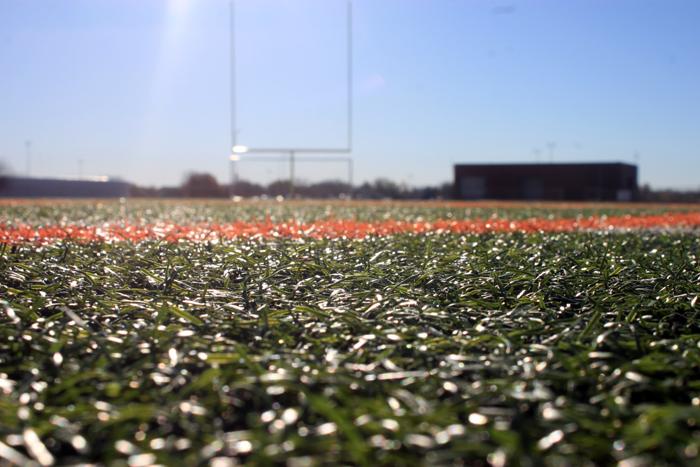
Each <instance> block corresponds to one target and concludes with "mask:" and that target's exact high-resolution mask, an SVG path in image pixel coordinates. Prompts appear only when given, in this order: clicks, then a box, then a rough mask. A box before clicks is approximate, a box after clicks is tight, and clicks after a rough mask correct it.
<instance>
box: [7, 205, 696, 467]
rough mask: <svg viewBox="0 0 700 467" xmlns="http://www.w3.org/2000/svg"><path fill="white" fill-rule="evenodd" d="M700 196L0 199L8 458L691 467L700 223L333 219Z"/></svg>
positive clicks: (630, 212)
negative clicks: (383, 227) (211, 232)
mask: <svg viewBox="0 0 700 467" xmlns="http://www.w3.org/2000/svg"><path fill="white" fill-rule="evenodd" d="M699 211H700V207H698V206H691V205H686V206H661V205H634V204H632V205H584V204H579V205H546V204H542V205H525V204H517V203H501V204H493V203H471V204H468V203H437V202H436V203H361V202H335V203H322V202H291V203H290V202H285V203H272V202H269V203H230V202H209V201H202V202H178V201H170V202H153V201H138V200H136V201H133V200H129V201H122V202H55V201H52V202H45V201H39V202H32V201H16V202H7V201H5V202H2V203H0V236H2V235H4V237H2V238H4V240H3V241H2V242H0V255H1V256H0V297H1V298H0V299H1V300H2V302H0V464H2V463H3V462H6V463H16V464H25V465H26V464H28V463H31V462H34V463H38V464H43V465H51V464H53V463H56V464H66V463H80V462H88V463H90V462H92V463H107V464H117V465H118V464H119V463H122V464H124V465H149V464H153V463H160V464H167V465H207V464H210V463H211V464H214V465H219V466H223V465H233V464H234V463H235V462H239V463H250V464H255V465H274V464H289V465H295V466H296V465H319V464H357V465H416V464H423V465H451V464H467V465H489V464H490V465H493V466H498V465H533V466H536V465H615V464H617V463H621V465H624V466H627V467H631V466H643V465H697V464H698V463H699V462H700V458H698V455H699V453H698V449H699V448H700V428H699V427H698V426H697V423H698V421H699V419H700V315H699V312H700V299H698V296H699V295H700V236H699V234H700V229H699V228H698V226H697V225H692V224H688V223H687V222H686V223H684V224H678V225H675V224H674V225H671V224H664V223H659V224H658V225H651V224H649V223H648V224H649V225H647V224H645V225H644V227H643V228H638V227H635V228H634V229H628V228H625V227H624V226H617V227H615V228H602V229H590V228H586V229H579V230H577V229H573V230H571V229H567V230H566V231H556V229H553V230H550V231H547V230H545V229H543V230H540V231H537V230H536V229H535V230H534V231H533V230H532V229H530V230H528V231H521V230H519V229H511V230H508V231H496V230H493V231H488V230H487V231H479V232H478V233H474V232H470V231H468V230H467V231H463V232H461V233H457V232H454V231H449V229H447V230H445V229H442V230H440V229H436V230H430V229H427V230H421V232H420V233H415V232H411V231H402V232H401V233H394V234H387V233H386V232H384V233H381V232H380V233H371V232H370V233H364V232H365V231H362V232H363V233H362V235H356V233H357V232H356V231H352V235H342V229H343V228H345V227H343V226H346V227H347V226H348V225H351V223H352V222H362V223H364V224H363V225H374V224H373V223H381V222H386V221H401V222H406V223H418V222H423V223H428V224H430V223H431V222H432V223H435V224H438V221H446V220H450V221H467V222H470V221H471V220H475V221H477V220H479V221H483V220H485V219H491V220H493V221H494V222H496V221H498V220H499V219H505V220H513V221H516V220H522V219H530V220H533V219H534V221H533V223H534V225H537V222H539V220H549V221H558V220H562V222H564V221H565V220H566V219H584V218H589V217H591V216H593V217H595V218H596V219H607V218H626V217H625V216H631V218H651V217H650V216H657V217H658V216H663V215H670V216H671V217H669V219H670V218H672V216H674V215H678V216H681V215H687V214H690V215H693V214H697V213H698V212H699ZM669 213H670V214H669ZM645 216H646V217H645ZM321 221H323V222H327V223H328V222H331V223H336V224H337V225H338V226H340V227H338V228H337V229H336V230H334V231H333V232H334V233H333V234H332V235H331V234H323V235H314V234H313V232H314V231H313V230H312V227H313V226H314V223H315V222H321ZM233 222H247V223H249V224H246V225H253V226H260V225H263V224H264V225H280V224H282V223H284V224H285V225H294V222H297V223H300V224H303V229H300V231H299V232H297V234H294V235H288V233H289V232H290V230H289V229H286V230H283V231H282V232H281V233H280V232H277V231H274V232H272V233H271V231H270V230H269V229H267V230H264V229H262V228H261V230H260V232H261V233H260V234H256V233H255V231H254V230H250V231H246V233H245V234H244V235H243V234H241V235H238V236H233V237H231V238H229V237H227V238H224V237H216V236H214V237H210V236H206V235H205V236H199V237H197V238H196V239H188V238H178V239H175V240H174V239H173V238H170V237H168V236H167V235H163V236H160V237H158V236H156V238H153V237H149V236H145V237H138V238H136V237H134V238H123V237H120V238H109V237H100V238H87V239H86V238H72V237H71V236H70V235H54V236H51V235H50V232H55V231H56V229H58V230H61V229H63V230H62V231H71V232H72V231H74V230H70V229H74V228H75V227H76V226H78V227H99V228H100V229H104V230H105V231H110V230H109V229H110V228H112V227H114V226H121V227H120V228H122V229H125V228H127V227H128V226H141V227H144V226H146V227H147V228H148V229H151V230H150V231H155V232H159V231H160V230H158V229H161V228H162V226H163V225H178V226H180V227H181V228H183V229H186V228H187V226H190V225H197V226H198V228H200V229H201V226H202V225H214V224H216V225H222V224H227V223H233ZM460 225H462V224H460ZM479 225H481V224H479ZM514 225H515V224H514ZM518 225H519V224H518ZM528 225H529V224H528ZM542 225H545V224H542ZM546 225H549V224H546ZM630 225H632V223H631V224H630ZM634 225H637V224H634ZM19 226H23V227H22V228H24V229H25V230H26V229H36V232H37V233H36V234H35V236H34V237H32V236H31V235H29V236H26V238H24V237H23V238H18V237H16V236H15V237H13V236H12V235H10V233H12V232H15V231H17V229H18V228H19ZM110 226H111V227H110ZM309 226H311V227H309ZM146 227H144V228H146ZM40 228H44V230H40ZM129 228H130V227H129ZM51 229H53V230H51ZM127 230H128V229H127ZM8 232H9V233H8ZM47 232H48V233H47ZM349 232H350V230H349ZM13 235H14V234H13Z"/></svg>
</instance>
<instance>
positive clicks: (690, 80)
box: [0, 0, 700, 188]
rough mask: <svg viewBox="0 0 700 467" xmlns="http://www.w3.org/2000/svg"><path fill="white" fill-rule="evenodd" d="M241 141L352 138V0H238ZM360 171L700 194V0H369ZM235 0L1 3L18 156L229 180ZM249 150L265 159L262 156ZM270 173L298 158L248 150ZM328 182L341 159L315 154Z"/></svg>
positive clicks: (60, 164) (153, 180) (45, 163)
mask: <svg viewBox="0 0 700 467" xmlns="http://www.w3.org/2000/svg"><path fill="white" fill-rule="evenodd" d="M237 5H238V6H237V22H236V24H237V41H238V47H237V50H238V57H237V64H238V71H239V72H238V86H237V88H238V93H239V98H240V99H239V105H238V114H239V119H238V125H237V128H238V140H239V142H240V143H244V144H248V145H257V146H260V145H270V146H282V145H285V146H286V145H302V146H328V145H331V146H343V145H344V144H345V119H344V116H345V87H344V86H345V46H346V43H345V29H344V28H345V0H338V1H336V0H238V2H237ZM353 6H354V23H355V29H354V51H355V60H354V77H355V86H354V91H355V99H354V105H355V118H354V124H355V125H354V130H355V131H354V140H353V146H354V151H353V156H354V160H355V174H356V181H363V180H371V179H374V178H377V177H389V178H392V179H394V180H396V181H399V182H406V183H409V184H432V183H438V182H443V181H448V180H450V179H451V177H452V164H454V163H455V162H489V161H494V162H506V161H514V162H527V161H533V162H534V161H540V162H547V161H549V160H550V159H551V160H554V161H556V162H569V161H600V160H610V161H625V162H637V163H638V164H639V165H640V181H641V182H642V183H650V184H651V185H652V186H654V187H657V188H661V187H678V188H697V187H699V186H700V177H699V176H698V174H700V26H699V25H700V1H698V0H614V1H613V0H566V1H562V0H529V1H525V0H523V1H518V0H503V1H498V0H354V2H353ZM228 12H229V2H228V1H226V0H200V1H194V0H191V1H188V0H173V1H165V0H52V1H47V0H0V160H1V161H2V162H3V163H4V165H5V166H8V167H9V168H10V169H11V170H12V171H13V172H14V173H17V174H24V173H26V171H27V164H26V159H27V158H26V153H27V150H26V149H27V148H26V141H28V140H29V141H31V148H30V152H31V166H30V168H29V170H30V173H31V174H32V175H35V176H62V177H71V176H77V175H78V174H79V171H80V162H79V161H82V171H83V174H85V175H103V174H107V175H114V176H120V177H122V178H124V179H127V180H130V181H134V182H137V183H141V184H146V185H168V184H170V185H172V184H178V183H180V182H181V181H182V178H183V175H184V173H186V172H187V171H190V170H198V171H208V172H211V173H214V174H215V175H216V176H217V177H218V178H219V179H220V180H221V181H222V182H223V181H225V180H227V179H228V155H229V151H230V144H231V132H230V120H229V114H230V112H229V108H230V106H229V61H228V54H229V36H228V34H229V16H228ZM247 157H249V158H252V157H255V156H252V155H250V156H247ZM240 172H241V175H242V176H243V177H245V178H251V179H253V180H255V181H259V182H266V181H269V180H270V179H274V178H280V177H284V176H286V165H284V164H260V163H255V162H242V163H241V165H240ZM298 176H299V177H300V178H306V179H309V180H314V179H320V178H342V177H344V176H345V171H344V168H343V167H342V166H339V165H337V164H316V165H312V164H308V163H305V164H300V165H299V167H298Z"/></svg>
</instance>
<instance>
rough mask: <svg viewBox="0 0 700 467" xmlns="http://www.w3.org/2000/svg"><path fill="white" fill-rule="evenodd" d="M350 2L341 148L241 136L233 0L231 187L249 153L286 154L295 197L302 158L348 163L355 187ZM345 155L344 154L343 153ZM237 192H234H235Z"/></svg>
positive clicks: (348, 2) (232, 3) (349, 2)
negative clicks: (249, 141)
mask: <svg viewBox="0 0 700 467" xmlns="http://www.w3.org/2000/svg"><path fill="white" fill-rule="evenodd" d="M343 1H344V2H345V4H346V15H347V17H346V44H345V45H346V50H345V53H346V70H345V71H346V83H345V99H346V108H345V114H346V115H345V119H346V122H345V124H346V128H345V137H346V141H345V144H344V145H342V146H338V147H333V146H329V147H324V146H314V145H312V144H309V145H304V146H290V147H275V146H248V145H246V144H245V143H244V142H243V141H241V140H240V139H239V137H238V134H239V128H238V108H237V105H238V99H237V97H238V96H237V84H238V83H237V66H236V65H237V64H236V20H237V18H236V0H231V1H230V4H229V8H230V26H229V28H230V87H231V89H230V97H231V101H230V106H231V116H230V118H231V130H230V131H231V152H230V155H229V160H230V164H231V188H232V189H233V186H234V184H235V182H236V181H237V178H238V170H237V164H238V163H240V161H241V160H242V158H244V157H245V158H246V160H247V159H248V157H247V155H249V154H250V155H252V154H259V155H275V154H276V155H278V156H279V155H286V156H287V159H288V161H289V186H290V192H289V196H290V197H293V196H294V182H295V176H296V173H295V172H296V171H295V166H296V162H297V161H300V160H302V158H300V157H299V155H300V154H304V155H306V156H304V157H303V160H304V161H305V162H312V161H318V162H321V161H326V162H344V163H347V166H348V183H350V185H351V186H352V183H353V161H352V156H351V154H352V142H353V7H352V0H343ZM324 154H326V155H335V157H332V158H329V157H323V156H322V155H324ZM341 155H344V156H341ZM260 160H261V161H264V160H270V161H273V160H277V161H279V157H278V158H276V159H275V158H267V157H266V158H260ZM231 194H234V193H231Z"/></svg>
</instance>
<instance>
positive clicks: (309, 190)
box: [130, 172, 453, 199]
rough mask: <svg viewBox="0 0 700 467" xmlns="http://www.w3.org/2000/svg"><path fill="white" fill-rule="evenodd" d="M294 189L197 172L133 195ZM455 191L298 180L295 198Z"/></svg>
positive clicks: (135, 189)
mask: <svg viewBox="0 0 700 467" xmlns="http://www.w3.org/2000/svg"><path fill="white" fill-rule="evenodd" d="M290 188H291V187H290V183H289V180H276V181H274V182H272V183H269V184H267V185H263V184H259V183H254V182H251V181H248V180H239V181H238V182H237V183H235V184H233V185H220V184H219V182H218V181H217V180H216V177H214V176H213V175H211V174H208V173H195V172H193V173H190V174H188V175H187V176H186V177H185V180H184V182H183V183H182V185H180V186H178V187H161V188H148V187H140V186H137V185H132V186H131V190H130V194H131V196H135V197H163V198H181V197H182V198H226V197H229V196H242V197H245V198H250V197H265V196H267V197H277V196H285V197H286V196H288V195H289V194H290V192H291V190H290ZM452 192H453V190H452V183H443V184H441V185H437V186H426V187H409V186H407V185H405V184H398V183H396V182H393V181H391V180H388V179H385V178H380V179H377V180H375V181H373V182H365V183H363V184H361V185H359V186H350V185H349V184H348V183H347V182H343V181H339V180H327V181H321V182H315V183H308V182H300V181H297V182H295V184H294V196H295V197H300V198H342V197H352V198H360V199H386V198H391V199H436V198H443V199H448V198H452V194H453V193H452Z"/></svg>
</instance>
